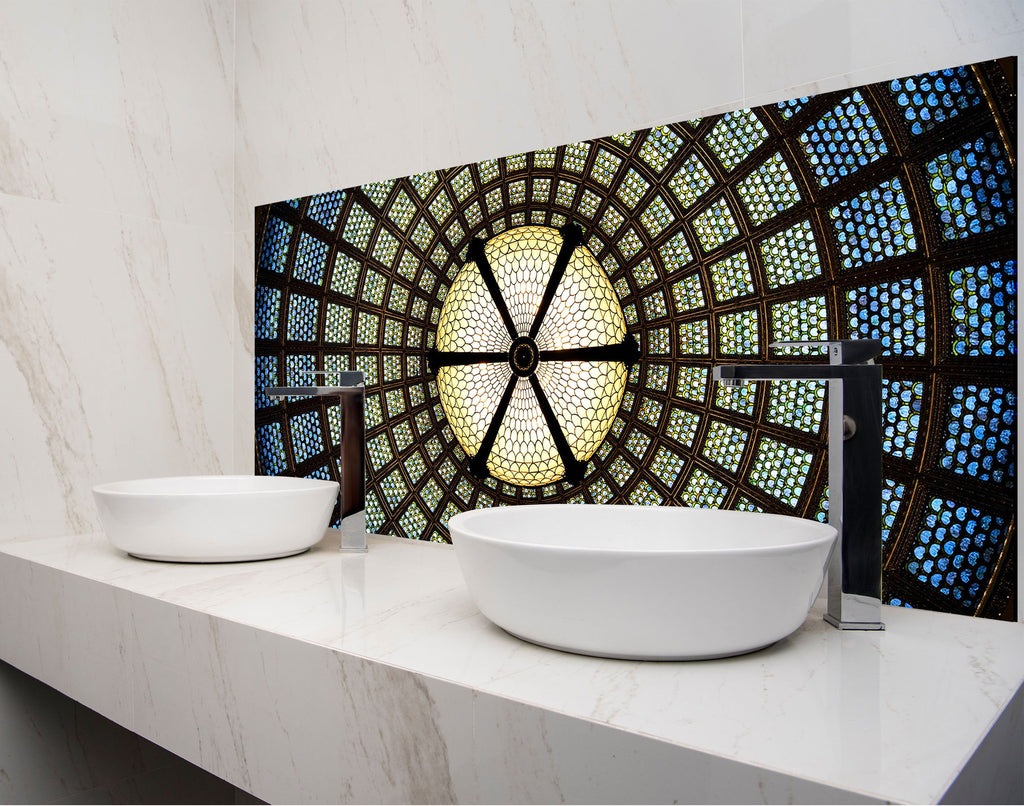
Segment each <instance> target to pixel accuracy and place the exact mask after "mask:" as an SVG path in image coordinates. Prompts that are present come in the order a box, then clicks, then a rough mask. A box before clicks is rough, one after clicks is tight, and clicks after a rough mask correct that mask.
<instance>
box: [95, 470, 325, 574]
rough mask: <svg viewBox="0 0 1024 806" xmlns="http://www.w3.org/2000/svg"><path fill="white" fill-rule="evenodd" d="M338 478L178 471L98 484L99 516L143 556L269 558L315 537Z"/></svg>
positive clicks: (122, 545) (117, 539)
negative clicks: (184, 473) (179, 473)
mask: <svg viewBox="0 0 1024 806" xmlns="http://www.w3.org/2000/svg"><path fill="white" fill-rule="evenodd" d="M338 490H339V485H338V483H337V482H335V481H324V480H321V479H298V478H291V477H286V476H179V477H176V478H162V479H136V480H134V481H118V482H112V483H110V484H100V485H98V486H96V487H94V488H93V496H94V497H95V499H96V504H97V506H98V507H99V512H100V521H101V522H102V524H103V529H104V531H105V532H106V535H107V538H108V539H109V540H110V542H111V543H113V544H114V545H115V546H116V547H117V548H119V549H121V550H122V551H126V552H128V553H129V554H132V555H134V556H136V557H141V558H143V559H146V560H169V561H174V562H191V563H216V562H236V561H240V560H269V559H271V558H274V557H287V556H288V555H290V554H298V553H299V552H301V551H305V550H306V549H308V548H309V547H310V546H312V545H314V544H316V543H318V542H319V541H320V539H321V538H322V537H323V536H324V531H325V530H326V529H327V526H328V524H329V523H330V520H331V513H332V512H333V510H334V505H335V502H336V501H337V499H338Z"/></svg>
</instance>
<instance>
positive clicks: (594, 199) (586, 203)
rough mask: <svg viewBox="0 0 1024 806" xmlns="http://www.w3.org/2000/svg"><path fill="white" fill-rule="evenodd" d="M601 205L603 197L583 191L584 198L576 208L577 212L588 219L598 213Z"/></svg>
mask: <svg viewBox="0 0 1024 806" xmlns="http://www.w3.org/2000/svg"><path fill="white" fill-rule="evenodd" d="M600 204H601V197H600V196H598V195H597V194H596V193H593V192H591V191H589V190H584V191H583V196H582V197H581V198H580V202H579V204H578V205H577V206H576V210H577V211H578V212H579V213H582V214H583V215H584V216H585V217H586V218H591V219H592V218H593V217H594V213H596V212H597V208H598V206H599V205H600Z"/></svg>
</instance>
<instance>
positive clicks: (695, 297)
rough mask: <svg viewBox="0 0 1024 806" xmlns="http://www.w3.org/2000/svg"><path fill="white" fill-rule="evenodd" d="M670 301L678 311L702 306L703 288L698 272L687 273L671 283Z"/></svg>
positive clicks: (703, 301) (683, 311)
mask: <svg viewBox="0 0 1024 806" xmlns="http://www.w3.org/2000/svg"><path fill="white" fill-rule="evenodd" d="M672 302H673V303H674V304H675V308H676V311H677V312H678V313H685V312H686V311H692V310H695V309H697V308H703V307H704V305H705V304H706V302H705V299H704V288H703V285H702V283H701V279H700V274H699V273H697V272H694V273H693V274H689V275H687V276H686V277H683V278H682V279H681V280H677V281H676V282H674V283H673V284H672Z"/></svg>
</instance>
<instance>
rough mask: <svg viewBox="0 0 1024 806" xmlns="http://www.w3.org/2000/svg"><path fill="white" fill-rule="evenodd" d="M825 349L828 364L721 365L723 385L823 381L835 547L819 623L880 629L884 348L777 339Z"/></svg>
mask: <svg viewBox="0 0 1024 806" xmlns="http://www.w3.org/2000/svg"><path fill="white" fill-rule="evenodd" d="M771 346H772V347H825V348H827V349H828V355H829V363H828V364H771V363H765V364H721V365H719V366H716V367H714V369H713V372H712V377H713V378H714V379H715V380H717V381H721V383H722V384H723V385H724V386H739V385H741V384H743V383H745V382H747V381H781V380H827V381H828V384H829V394H828V522H829V524H830V525H831V526H833V527H834V528H835V529H836V531H837V532H839V544H838V547H837V548H836V550H834V551H833V552H832V557H831V559H830V560H829V568H828V599H827V609H826V613H825V620H826V621H827V622H828V623H829V624H831V625H833V626H834V627H838V628H839V629H842V630H884V629H885V625H884V624H882V368H881V367H880V366H878V365H877V364H875V363H874V359H875V358H876V357H877V356H878V355H879V354H880V353H881V351H882V345H881V343H880V342H878V341H876V340H874V339H851V340H845V341H780V342H774V343H773V344H772V345H771Z"/></svg>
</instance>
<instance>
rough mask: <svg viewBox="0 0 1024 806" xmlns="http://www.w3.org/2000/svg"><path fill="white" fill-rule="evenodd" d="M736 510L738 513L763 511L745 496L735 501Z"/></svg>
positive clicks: (762, 508)
mask: <svg viewBox="0 0 1024 806" xmlns="http://www.w3.org/2000/svg"><path fill="white" fill-rule="evenodd" d="M736 509H737V510H739V511H740V512H764V511H765V509H764V507H762V506H761V505H760V504H755V503H754V502H753V501H751V500H750V499H749V498H747V497H746V496H745V495H744V496H740V497H739V498H737V499H736Z"/></svg>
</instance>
